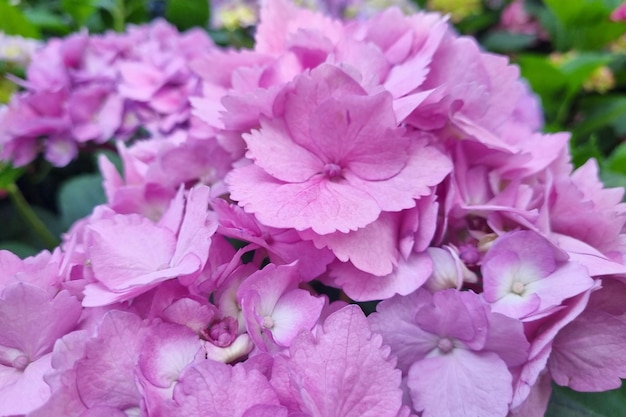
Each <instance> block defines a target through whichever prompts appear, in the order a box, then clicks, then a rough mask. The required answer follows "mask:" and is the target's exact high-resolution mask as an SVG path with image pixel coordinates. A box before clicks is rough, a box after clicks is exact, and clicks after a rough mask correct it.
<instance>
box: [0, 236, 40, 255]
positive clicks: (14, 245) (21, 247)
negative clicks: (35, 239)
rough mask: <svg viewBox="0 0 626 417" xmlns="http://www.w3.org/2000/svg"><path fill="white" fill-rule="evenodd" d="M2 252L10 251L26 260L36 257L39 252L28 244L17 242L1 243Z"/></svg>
mask: <svg viewBox="0 0 626 417" xmlns="http://www.w3.org/2000/svg"><path fill="white" fill-rule="evenodd" d="M0 250H8V251H11V252H13V253H14V254H16V255H17V256H19V257H20V258H26V257H28V256H33V255H36V254H37V253H38V252H39V250H38V249H37V248H34V247H32V246H30V245H28V244H26V243H22V242H18V241H15V240H5V241H2V242H0Z"/></svg>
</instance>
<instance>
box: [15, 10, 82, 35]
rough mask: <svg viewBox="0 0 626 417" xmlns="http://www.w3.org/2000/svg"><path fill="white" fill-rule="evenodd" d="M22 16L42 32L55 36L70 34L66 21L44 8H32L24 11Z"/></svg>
mask: <svg viewBox="0 0 626 417" xmlns="http://www.w3.org/2000/svg"><path fill="white" fill-rule="evenodd" d="M24 16H26V18H27V19H28V20H29V21H30V22H32V23H33V24H34V25H35V26H37V27H38V28H39V29H40V30H41V31H43V32H52V33H54V34H55V35H66V34H69V33H70V32H71V27H70V26H68V24H67V19H64V18H63V17H61V16H59V15H58V14H56V13H53V12H52V11H50V10H48V9H47V8H45V7H33V8H31V9H27V10H24Z"/></svg>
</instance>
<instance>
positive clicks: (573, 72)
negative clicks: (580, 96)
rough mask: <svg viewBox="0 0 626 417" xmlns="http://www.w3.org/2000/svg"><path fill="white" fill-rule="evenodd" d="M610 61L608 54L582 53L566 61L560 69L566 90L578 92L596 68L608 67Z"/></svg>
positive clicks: (610, 57)
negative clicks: (565, 79)
mask: <svg viewBox="0 0 626 417" xmlns="http://www.w3.org/2000/svg"><path fill="white" fill-rule="evenodd" d="M612 59H613V57H612V56H611V55H610V54H608V53H601V52H582V53H579V54H576V55H575V56H574V57H573V58H571V59H569V60H568V61H566V62H565V63H564V64H563V65H562V66H561V68H560V69H561V71H562V72H563V73H564V74H565V75H566V76H567V84H568V90H569V91H570V92H572V93H573V92H576V91H578V90H580V89H581V87H582V85H583V83H584V82H585V81H586V80H587V79H588V78H589V76H590V75H591V74H592V73H593V72H594V71H595V70H596V69H597V68H599V67H601V66H603V65H608V64H609V63H610V62H611V61H612Z"/></svg>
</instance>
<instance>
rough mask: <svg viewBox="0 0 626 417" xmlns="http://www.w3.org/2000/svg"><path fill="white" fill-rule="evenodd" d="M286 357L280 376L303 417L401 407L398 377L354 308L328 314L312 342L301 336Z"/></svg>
mask: <svg viewBox="0 0 626 417" xmlns="http://www.w3.org/2000/svg"><path fill="white" fill-rule="evenodd" d="M289 351H290V358H289V359H287V361H286V363H285V366H286V367H287V369H284V370H283V372H287V373H288V375H289V377H288V378H289V380H290V381H291V382H290V383H289V387H290V390H291V396H293V397H295V398H298V399H299V403H300V409H301V411H302V412H303V413H307V415H322V416H331V415H332V416H336V417H396V415H397V414H398V411H399V410H400V407H401V405H402V402H401V397H402V391H401V389H400V388H399V386H400V371H399V370H397V369H395V361H394V360H392V359H390V358H389V349H388V348H386V347H383V346H382V338H381V337H380V336H379V335H377V334H374V333H372V332H371V331H370V329H369V325H368V323H367V320H366V318H365V316H364V315H363V312H362V311H361V310H360V308H359V307H357V306H347V307H345V308H343V309H341V310H339V311H337V312H335V313H333V314H331V315H330V316H329V317H328V318H327V319H326V321H325V323H324V326H323V328H320V329H318V332H317V335H316V337H315V338H313V337H312V335H310V334H301V335H300V336H299V337H297V338H296V339H295V340H294V342H293V344H292V345H291V347H290V349H289ZM276 371H278V370H276ZM279 373H282V372H279ZM277 377H279V375H278V374H277ZM277 382H280V378H279V379H278V380H277ZM283 387H284V386H283Z"/></svg>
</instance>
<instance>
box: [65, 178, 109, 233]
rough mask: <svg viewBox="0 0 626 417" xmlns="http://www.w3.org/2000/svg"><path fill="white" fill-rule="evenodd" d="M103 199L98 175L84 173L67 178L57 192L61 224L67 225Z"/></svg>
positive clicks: (88, 211) (88, 212)
mask: <svg viewBox="0 0 626 417" xmlns="http://www.w3.org/2000/svg"><path fill="white" fill-rule="evenodd" d="M105 201H106V199H105V196H104V190H103V188H102V177H101V176H100V175H97V174H85V175H79V176H77V177H74V178H72V179H70V180H68V181H67V182H66V183H65V184H63V186H62V187H61V191H60V192H59V210H60V211H61V219H62V221H63V224H64V225H65V227H69V226H70V225H71V224H73V223H74V222H75V221H76V220H78V219H81V218H83V217H85V216H87V215H88V214H90V213H91V210H92V209H93V208H94V207H95V206H97V205H98V204H102V203H104V202H105Z"/></svg>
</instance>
